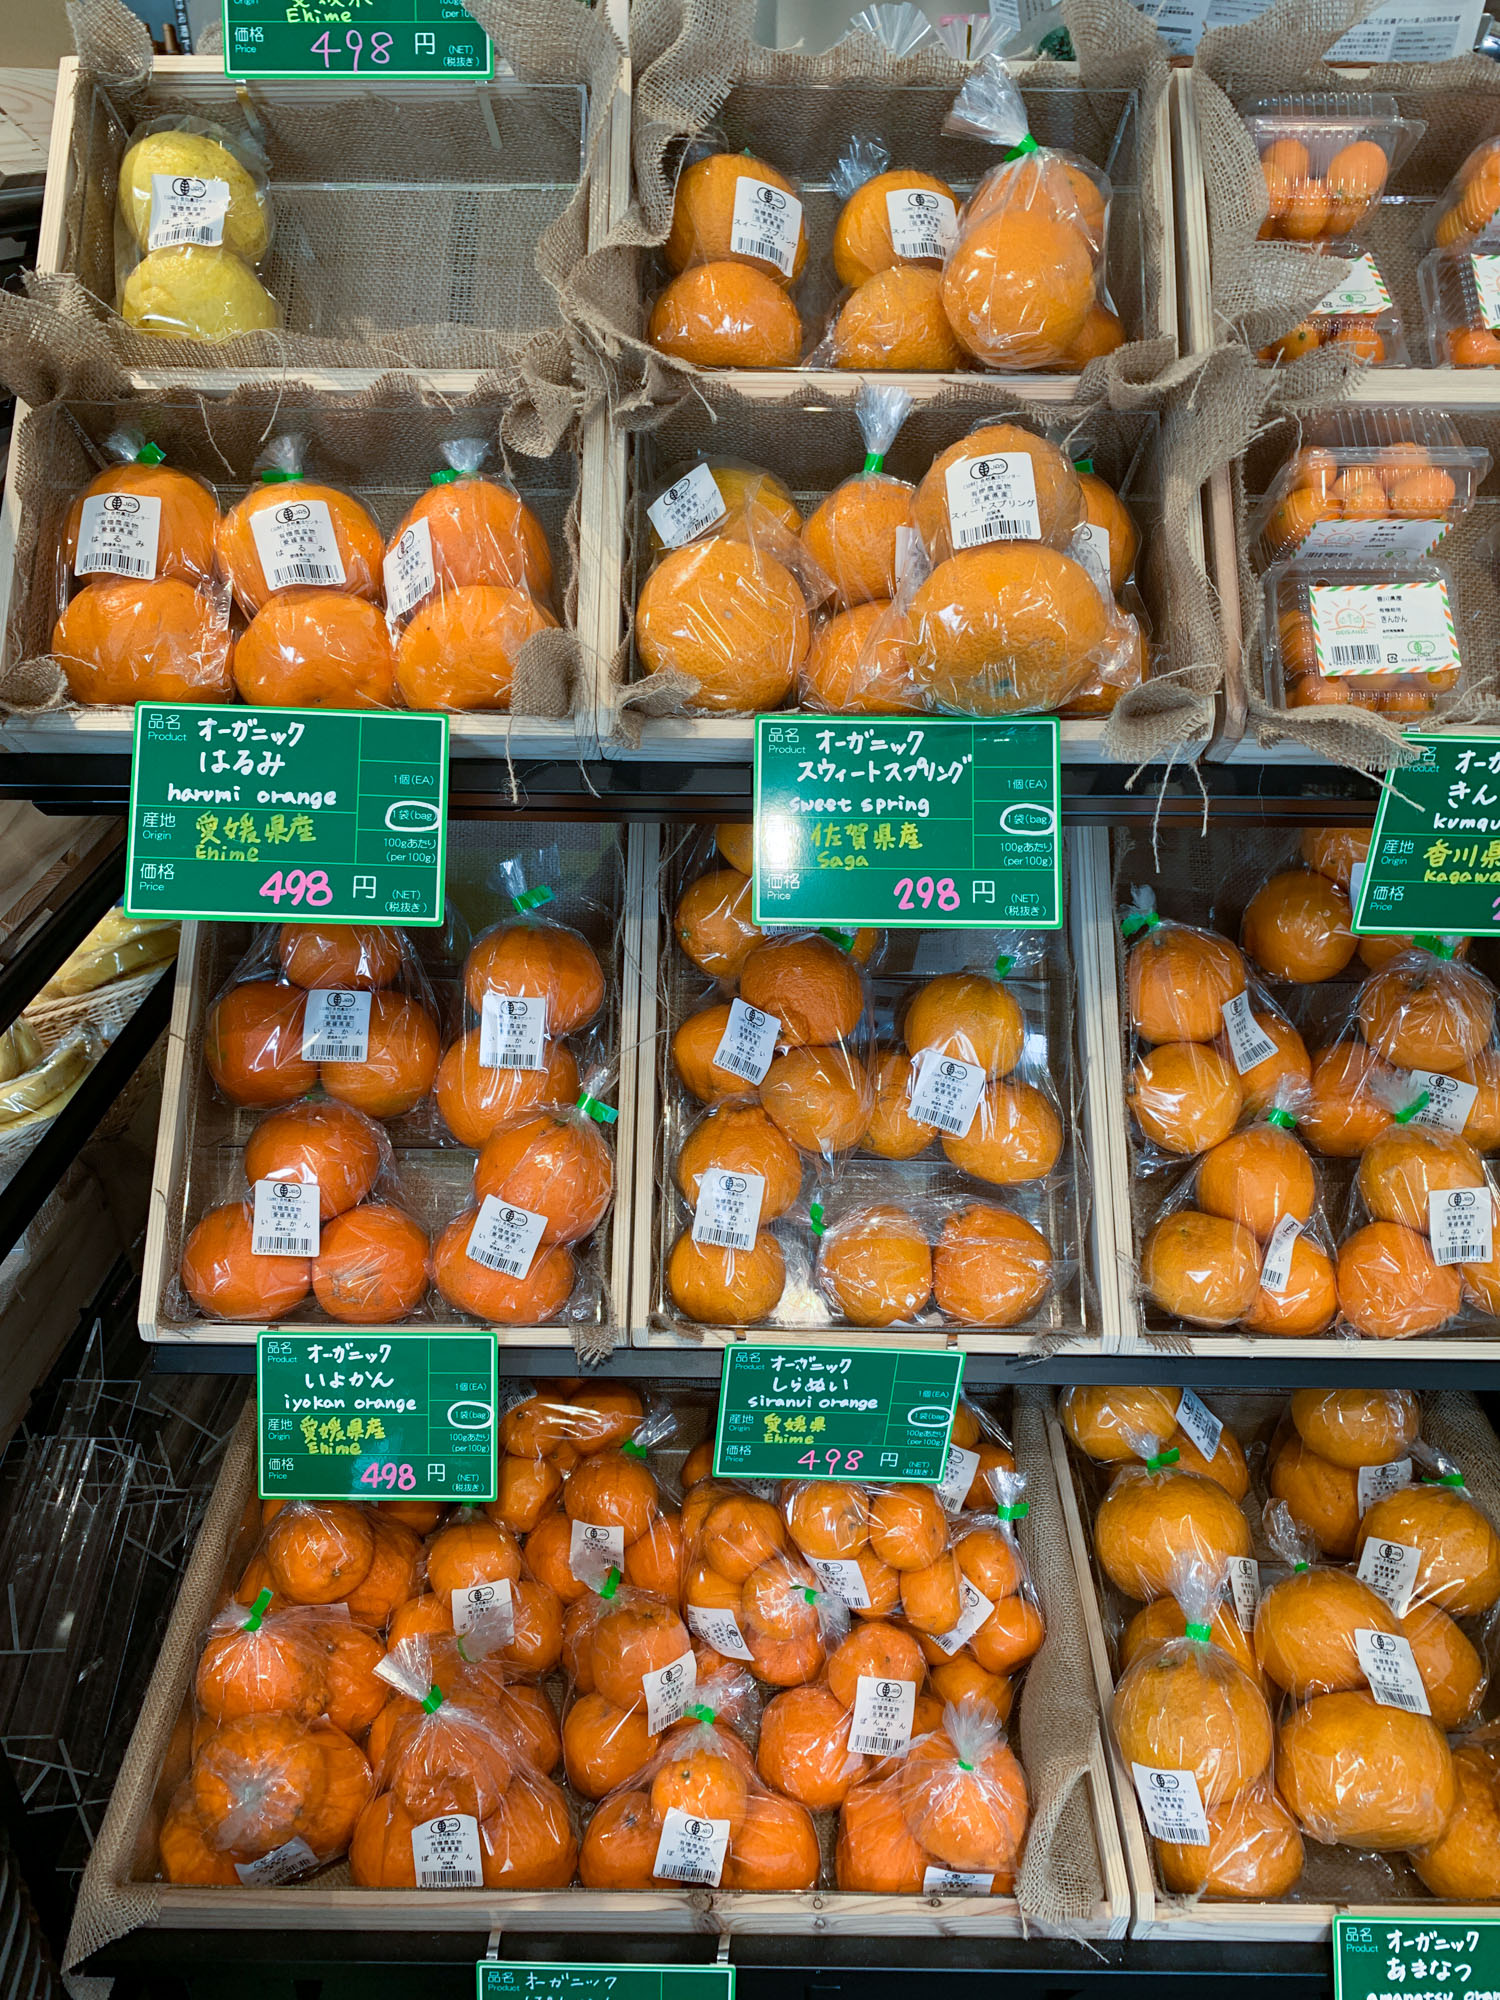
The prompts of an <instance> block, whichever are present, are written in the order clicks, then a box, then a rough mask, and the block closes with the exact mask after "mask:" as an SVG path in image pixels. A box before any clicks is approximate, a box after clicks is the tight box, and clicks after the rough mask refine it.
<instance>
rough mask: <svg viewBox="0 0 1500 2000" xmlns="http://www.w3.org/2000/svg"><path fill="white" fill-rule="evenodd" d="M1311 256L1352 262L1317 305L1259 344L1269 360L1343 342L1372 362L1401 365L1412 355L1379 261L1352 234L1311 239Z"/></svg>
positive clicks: (1295, 357) (1290, 357)
mask: <svg viewBox="0 0 1500 2000" xmlns="http://www.w3.org/2000/svg"><path fill="white" fill-rule="evenodd" d="M1299 247H1304V248H1305V249H1306V251H1307V254H1308V255H1309V256H1310V257H1329V258H1337V259H1342V260H1343V261H1344V262H1346V263H1347V264H1348V266H1349V269H1348V272H1347V273H1346V275H1345V276H1344V278H1343V279H1342V281H1341V282H1339V283H1338V284H1333V285H1330V287H1329V289H1328V291H1327V292H1326V293H1325V294H1324V296H1323V297H1322V298H1321V299H1320V300H1319V301H1318V303H1317V305H1316V306H1315V307H1314V308H1313V310H1312V311H1311V312H1310V313H1308V314H1307V315H1306V316H1305V317H1304V318H1303V319H1301V320H1299V321H1298V323H1297V324H1296V326H1294V327H1293V328H1292V330H1291V332H1290V333H1288V334H1284V335H1283V336H1282V338H1281V339H1280V340H1274V341H1272V342H1271V344H1270V345H1269V346H1268V347H1263V348H1262V349H1261V350H1260V359H1261V360H1262V361H1264V362H1268V363H1272V364H1274V363H1276V362H1278V361H1296V360H1298V359H1300V357H1301V356H1302V355H1304V354H1311V353H1312V352H1313V351H1314V350H1315V349H1317V348H1320V347H1337V348H1344V349H1347V350H1348V351H1349V352H1351V353H1352V354H1353V355H1354V356H1355V358H1356V359H1357V360H1359V361H1363V362H1366V363H1368V364H1369V366H1370V367H1372V368H1403V367H1405V366H1406V364H1407V362H1408V361H1409V359H1410V356H1409V354H1408V352H1407V346H1406V329H1405V327H1404V326H1403V324H1402V321H1401V314H1400V312H1399V310H1398V309H1397V306H1396V302H1395V300H1394V299H1393V298H1392V297H1391V293H1390V288H1389V286H1388V285H1387V284H1386V282H1385V279H1384V278H1383V277H1382V276H1381V273H1380V266H1379V265H1378V263H1377V262H1376V260H1375V258H1374V256H1373V255H1372V254H1371V252H1370V251H1369V250H1368V249H1367V247H1366V246H1365V245H1364V244H1363V243H1359V242H1356V241H1355V240H1354V239H1353V238H1344V239H1342V240H1341V241H1339V242H1328V243H1309V244H1307V245H1305V246H1299Z"/></svg>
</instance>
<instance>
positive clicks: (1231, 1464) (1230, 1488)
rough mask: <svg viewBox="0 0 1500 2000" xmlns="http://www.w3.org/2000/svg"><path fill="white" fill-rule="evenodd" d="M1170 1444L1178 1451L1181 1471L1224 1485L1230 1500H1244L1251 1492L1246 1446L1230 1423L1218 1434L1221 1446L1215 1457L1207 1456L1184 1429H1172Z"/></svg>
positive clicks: (1172, 1448)
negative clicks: (1194, 1473) (1199, 1475)
mask: <svg viewBox="0 0 1500 2000" xmlns="http://www.w3.org/2000/svg"><path fill="white" fill-rule="evenodd" d="M1167 1445H1168V1448H1169V1450H1172V1451H1175V1452H1176V1454H1177V1460H1176V1463H1177V1468H1178V1470H1179V1471H1180V1472H1197V1473H1200V1474H1201V1475H1202V1477H1203V1478H1205V1479H1211V1480H1213V1482H1214V1483H1215V1485H1217V1486H1222V1487H1223V1489H1224V1491H1225V1492H1226V1493H1227V1494H1228V1495H1229V1497H1230V1499H1231V1500H1243V1499H1244V1497H1245V1495H1246V1494H1247V1493H1248V1492H1249V1491H1250V1471H1249V1468H1248V1466H1247V1465H1246V1463H1245V1448H1244V1446H1243V1445H1242V1444H1241V1443H1240V1441H1239V1439H1238V1438H1237V1437H1236V1436H1235V1434H1234V1432H1233V1431H1232V1430H1230V1429H1229V1427H1228V1425H1227V1424H1226V1425H1225V1427H1224V1428H1223V1430H1221V1431H1220V1433H1219V1448H1218V1450H1217V1451H1216V1452H1215V1453H1214V1455H1213V1457H1212V1458H1205V1457H1204V1456H1203V1454H1202V1452H1201V1451H1199V1449H1198V1447H1197V1445H1195V1444H1194V1443H1193V1440H1192V1439H1191V1438H1190V1437H1189V1436H1188V1434H1187V1432H1186V1431H1184V1430H1175V1431H1173V1433H1172V1435H1171V1437H1170V1438H1168V1440H1167Z"/></svg>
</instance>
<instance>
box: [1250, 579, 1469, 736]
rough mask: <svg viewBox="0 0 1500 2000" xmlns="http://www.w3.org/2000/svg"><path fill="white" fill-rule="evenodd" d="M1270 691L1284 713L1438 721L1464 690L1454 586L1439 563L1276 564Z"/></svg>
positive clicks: (1269, 616)
mask: <svg viewBox="0 0 1500 2000" xmlns="http://www.w3.org/2000/svg"><path fill="white" fill-rule="evenodd" d="M1265 593H1266V614H1265V615H1266V623H1265V633H1266V644H1265V662H1266V691H1267V695H1268V697H1269V698H1270V699H1271V700H1272V701H1276V702H1279V703H1280V704H1281V705H1282V706H1284V707H1286V708H1308V707H1320V708H1321V707H1329V706H1348V705H1351V704H1352V705H1353V706H1354V707H1356V708H1368V709H1373V710H1375V711H1376V712H1378V713H1379V714H1382V715H1396V716H1402V717H1406V716H1422V715H1428V714H1431V713H1432V711H1433V710H1434V709H1435V708H1436V707H1437V705H1438V697H1439V696H1440V695H1444V694H1448V693H1451V691H1452V690H1453V689H1454V688H1455V687H1457V686H1458V684H1459V677H1460V674H1461V671H1462V667H1463V660H1462V657H1461V653H1460V649H1459V640H1458V623H1457V601H1456V597H1455V593H1454V585H1453V579H1452V577H1451V575H1450V574H1449V572H1448V571H1447V570H1446V569H1445V568H1444V567H1443V566H1442V565H1441V564H1440V563H1436V562H1430V561H1425V560H1421V559H1418V558H1408V559H1406V560H1404V561H1403V560H1401V559H1399V558H1391V559H1390V560H1387V561H1380V562H1369V561H1367V562H1353V561H1344V562H1339V561H1336V560H1335V561H1329V562H1322V563H1320V562H1317V561H1314V560H1312V559H1309V558H1305V557H1304V558H1302V559H1299V560H1298V561H1296V562H1291V563H1286V564H1279V565H1278V566H1277V567H1276V568H1274V569H1272V570H1271V571H1270V572H1269V574H1268V575H1267V577H1266V583H1265Z"/></svg>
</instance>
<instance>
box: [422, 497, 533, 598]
mask: <svg viewBox="0 0 1500 2000" xmlns="http://www.w3.org/2000/svg"><path fill="white" fill-rule="evenodd" d="M418 521H425V522H426V523H427V532H428V536H429V538H430V541H431V546H432V569H433V575H434V576H435V578H436V579H437V582H438V584H439V585H441V586H444V587H445V588H446V590H448V591H454V590H466V589H468V587H469V586H470V585H471V584H476V583H503V584H510V585H512V586H513V587H514V588H515V589H517V590H524V591H529V592H530V594H531V595H532V596H533V597H550V596H551V595H552V551H551V550H550V548H549V547H548V546H547V537H546V534H545V533H544V531H543V529H542V524H541V522H540V521H539V520H538V519H537V518H536V516H535V514H533V513H532V511H531V509H530V508H529V507H528V506H527V505H526V503H525V501H524V500H523V499H522V498H521V497H520V495H519V494H518V493H515V492H513V491H512V489H511V488H510V487H509V486H506V485H505V484H504V483H503V482H502V481H500V480H498V479H481V478H479V477H477V476H475V475H471V474H465V475H464V476H463V477H461V478H457V479H453V478H444V477H442V476H439V477H438V478H436V479H435V480H434V481H433V482H432V484H431V485H430V486H429V487H428V488H427V491H426V492H425V493H423V494H421V495H420V496H419V497H418V498H417V499H416V500H414V501H413V502H412V504H411V506H410V507H408V508H407V510H406V512H405V514H403V515H402V517H401V522H400V525H399V526H398V527H397V528H396V529H395V530H394V532H393V533H392V535H391V539H390V541H389V543H388V544H387V549H388V550H391V549H394V548H395V547H396V544H397V543H398V542H399V541H400V540H401V537H402V536H403V535H404V534H405V533H406V531H407V530H408V529H409V528H411V527H414V526H415V525H416V523H417V522H418Z"/></svg>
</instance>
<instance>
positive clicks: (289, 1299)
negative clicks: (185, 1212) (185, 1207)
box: [180, 1201, 312, 1320]
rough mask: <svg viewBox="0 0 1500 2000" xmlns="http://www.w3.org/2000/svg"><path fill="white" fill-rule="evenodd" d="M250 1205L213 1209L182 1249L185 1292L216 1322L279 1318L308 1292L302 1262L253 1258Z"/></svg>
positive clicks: (309, 1276) (233, 1204)
mask: <svg viewBox="0 0 1500 2000" xmlns="http://www.w3.org/2000/svg"><path fill="white" fill-rule="evenodd" d="M252 1220H253V1210H252V1208H251V1204H250V1203H249V1202H248V1201H226V1202H225V1203H224V1204H223V1205H222V1207H219V1208H211V1209H210V1210H209V1211H208V1213H207V1215H205V1216H204V1217H203V1219H202V1221H201V1222H199V1223H197V1224H196V1225H195V1226H194V1228H193V1229H192V1231H191V1233H190V1234H189V1236H188V1240H187V1242H186V1243H185V1244H184V1245H183V1251H182V1264H181V1267H180V1275H181V1278H182V1286H183V1290H184V1291H185V1292H186V1293H187V1295H188V1297H189V1298H190V1299H191V1300H192V1301H193V1304H194V1305H195V1306H197V1307H198V1309H199V1311H200V1312H204V1313H207V1314H209V1315H210V1316H211V1317H212V1318H214V1319H233V1320H243V1319H282V1318H284V1317H285V1316H286V1314H287V1313H289V1312H290V1311H291V1310H292V1308H293V1307H294V1306H299V1305H301V1303H302V1301H303V1300H304V1299H305V1298H306V1297H307V1295H308V1293H309V1292H310V1291H311V1290H312V1267H311V1265H310V1264H309V1262H308V1260H307V1258H306V1257H257V1256H256V1255H255V1254H254V1252H253V1251H252V1250H251V1248H250V1244H251V1240H252V1228H251V1224H252Z"/></svg>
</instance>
